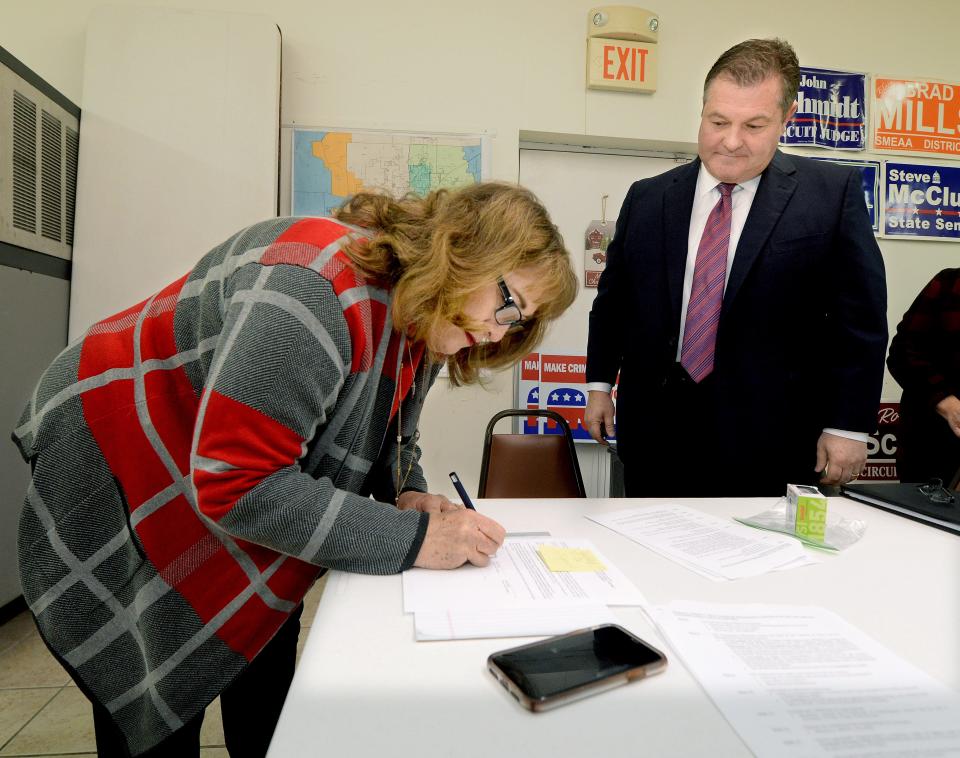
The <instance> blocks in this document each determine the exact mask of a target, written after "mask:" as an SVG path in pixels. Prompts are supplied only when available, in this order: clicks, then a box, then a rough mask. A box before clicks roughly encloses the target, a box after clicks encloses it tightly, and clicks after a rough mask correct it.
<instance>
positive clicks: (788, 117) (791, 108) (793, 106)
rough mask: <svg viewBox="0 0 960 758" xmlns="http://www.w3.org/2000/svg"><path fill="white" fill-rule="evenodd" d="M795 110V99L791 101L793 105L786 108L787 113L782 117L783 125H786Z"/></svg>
mask: <svg viewBox="0 0 960 758" xmlns="http://www.w3.org/2000/svg"><path fill="white" fill-rule="evenodd" d="M796 112H797V101H796V100H794V101H793V105H791V106H790V108H789V109H788V110H787V115H786V116H784V117H783V126H784V127H786V126H787V122H788V121H789V120H790V119H792V118H793V114H794V113H796Z"/></svg>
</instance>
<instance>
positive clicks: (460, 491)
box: [450, 471, 477, 511]
mask: <svg viewBox="0 0 960 758" xmlns="http://www.w3.org/2000/svg"><path fill="white" fill-rule="evenodd" d="M450 481H451V482H453V486H454V487H456V488H457V494H458V495H459V496H460V499H461V500H462V501H463V504H464V505H465V506H466V507H467V508H469V509H470V510H471V511H475V510H477V509H476V508H475V507H474V505H473V501H472V500H471V499H470V496H469V495H468V494H467V491H466V490H465V489H464V488H463V483H462V482H461V481H460V477H459V476H457V472H456V471H451V472H450Z"/></svg>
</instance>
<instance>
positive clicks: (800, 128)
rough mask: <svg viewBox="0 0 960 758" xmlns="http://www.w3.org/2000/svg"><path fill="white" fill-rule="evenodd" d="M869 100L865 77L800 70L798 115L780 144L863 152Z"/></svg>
mask: <svg viewBox="0 0 960 758" xmlns="http://www.w3.org/2000/svg"><path fill="white" fill-rule="evenodd" d="M866 100H867V98H866V76H865V75H864V74H857V73H853V72H848V71H831V70H830V69H825V68H808V67H806V66H801V67H800V88H799V90H797V112H796V113H795V114H794V116H793V118H792V119H790V121H788V122H787V128H786V129H785V130H784V133H783V136H782V137H781V138H780V144H781V145H812V146H815V147H824V148H830V149H833V150H863V149H864V148H865V146H866Z"/></svg>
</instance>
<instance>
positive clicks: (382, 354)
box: [14, 219, 439, 754]
mask: <svg viewBox="0 0 960 758" xmlns="http://www.w3.org/2000/svg"><path fill="white" fill-rule="evenodd" d="M359 236H360V230H356V229H351V228H347V227H345V226H344V225H342V224H339V223H337V222H335V221H332V220H330V219H273V220H270V221H267V222H264V223H261V224H257V225H255V226H253V227H250V228H249V229H246V230H244V231H243V232H240V233H239V234H237V235H235V236H234V237H232V238H231V239H229V240H227V241H226V242H225V243H223V244H222V245H220V246H219V247H217V248H216V249H214V250H213V251H211V252H210V253H209V254H207V255H206V256H205V257H204V258H202V259H201V260H200V262H199V263H198V264H197V266H196V267H195V268H194V269H193V271H192V272H190V274H189V275H187V276H186V277H184V278H182V279H180V280H179V281H176V282H174V283H173V284H171V285H170V286H168V287H166V288H165V289H163V290H161V291H160V292H159V293H157V294H156V295H154V296H153V297H151V298H149V299H148V300H146V301H145V302H143V303H140V304H139V305H136V306H134V307H132V308H130V309H128V310H126V311H124V312H122V313H119V314H117V315H115V316H112V317H110V318H108V319H105V320H104V321H101V322H100V323H98V324H95V325H94V326H93V327H91V328H90V330H89V331H88V332H87V333H86V334H85V335H84V336H83V337H82V338H81V339H79V340H78V341H77V342H75V343H73V344H72V345H70V346H69V347H67V348H66V350H64V352H63V353H61V355H60V356H59V357H58V358H57V359H56V360H55V361H54V363H53V364H52V365H51V366H50V367H49V368H48V369H47V371H46V372H45V373H44V375H43V377H42V378H41V379H40V382H39V384H38V385H37V388H36V389H35V391H34V394H33V396H32V397H31V399H30V401H29V403H28V405H27V407H26V409H25V411H24V414H23V416H22V418H21V421H20V424H19V426H18V427H17V429H16V431H15V433H14V438H15V441H16V442H17V443H18V444H19V446H20V448H21V452H22V453H23V455H24V457H25V458H26V459H28V460H30V461H31V462H32V463H33V466H34V473H33V480H32V482H31V485H30V488H29V491H28V494H27V498H26V502H25V505H24V509H23V513H22V516H21V520H20V531H19V551H20V569H21V579H22V582H23V589H24V596H25V597H26V600H27V602H28V603H29V605H30V608H31V610H32V612H33V613H34V615H35V617H36V620H37V624H38V626H39V628H40V630H41V632H42V634H43V637H44V639H45V640H46V642H47V644H48V645H49V646H50V648H51V649H52V650H53V652H54V653H55V654H56V655H57V656H58V658H59V659H60V660H61V661H62V662H63V663H64V665H65V666H66V667H67V668H68V669H69V670H70V672H71V674H72V675H73V676H74V677H75V678H76V679H77V680H78V681H80V682H81V683H82V685H83V686H84V688H85V689H86V691H87V692H88V693H89V694H90V695H91V696H92V697H93V698H95V699H96V700H97V701H99V702H100V703H101V704H103V705H104V706H105V707H106V708H107V709H108V710H109V711H110V712H111V714H112V715H113V717H114V719H115V720H116V722H117V724H118V726H119V727H120V728H121V729H122V730H123V732H124V734H125V735H126V737H127V740H128V743H129V746H130V748H131V750H132V752H133V753H135V754H136V753H139V752H142V751H144V750H146V749H148V748H149V747H150V746H152V745H154V744H156V743H157V742H158V741H160V740H161V739H163V738H164V737H166V736H167V735H169V734H170V733H171V732H172V731H174V730H176V729H177V728H179V727H180V726H182V725H183V724H185V723H186V722H187V721H188V720H189V719H190V718H192V717H193V716H194V715H196V714H197V713H198V712H199V711H200V710H201V709H202V708H204V707H205V706H206V705H207V704H208V703H209V702H210V701H211V700H213V698H215V697H216V696H217V694H218V693H219V692H220V691H221V690H222V689H223V688H224V687H225V686H226V685H227V684H229V683H230V681H231V680H232V679H233V678H234V677H235V676H236V675H237V674H238V673H239V672H240V671H242V670H243V668H244V667H245V666H246V665H247V663H249V661H250V660H252V659H253V658H254V656H256V655H257V653H258V652H259V651H260V650H261V649H262V648H263V646H264V645H265V644H266V643H267V642H268V641H269V640H270V638H271V637H272V636H273V634H274V633H275V632H276V630H277V629H278V628H279V627H280V625H281V624H282V623H283V622H284V621H285V620H286V618H287V617H288V615H289V614H290V612H291V611H292V610H294V608H296V606H297V604H298V603H299V602H300V601H301V599H302V598H303V596H304V593H305V592H306V590H307V589H308V588H309V587H310V585H311V584H312V582H313V581H314V580H315V578H316V577H317V575H318V574H319V573H320V571H321V570H322V569H321V567H330V568H336V569H343V570H347V571H356V572H363V573H377V574H387V573H393V572H398V571H402V570H404V569H406V568H408V567H409V566H411V565H412V563H413V560H414V558H415V557H416V555H417V552H418V551H419V549H420V545H421V544H422V541H423V538H424V534H425V532H426V526H427V516H426V514H421V513H418V512H415V511H399V510H397V509H396V508H395V507H393V506H392V505H386V504H385V503H388V502H393V501H394V499H395V492H394V485H393V476H392V473H393V472H395V470H396V455H397V449H396V442H395V437H396V432H395V428H392V427H393V425H392V423H391V420H392V419H393V418H394V416H395V411H396V407H397V403H398V402H400V398H404V399H403V403H404V406H403V413H402V419H403V427H404V428H403V430H402V433H403V434H404V435H406V436H408V437H409V436H410V435H412V434H413V433H414V431H415V428H416V423H417V419H418V417H419V414H420V408H421V406H422V403H423V398H424V395H426V389H427V388H428V387H429V385H430V384H431V383H432V381H433V379H434V378H435V376H436V369H438V368H439V366H434V367H433V370H431V367H430V362H429V361H424V360H420V358H421V357H422V355H423V346H422V344H418V345H412V346H408V345H406V340H405V338H404V337H403V336H402V335H400V334H398V333H397V332H395V331H394V330H393V329H392V328H391V321H390V293H389V292H388V291H385V290H383V289H379V288H377V287H374V286H372V285H371V284H369V283H367V282H366V281H365V280H364V279H363V278H362V277H360V276H359V275H358V274H357V273H356V272H355V270H354V269H352V268H351V267H350V266H349V264H348V261H347V258H346V257H345V255H344V253H343V252H342V247H343V245H345V244H346V243H347V241H348V240H350V239H356V238H357V237H359ZM404 357H408V358H407V360H404ZM411 359H412V360H411ZM411 363H413V364H414V365H413V366H411ZM418 365H419V368H416V366H418ZM414 373H417V374H418V375H417V376H416V377H414ZM398 377H399V384H400V387H399V391H398V389H397V379H398ZM411 387H412V388H414V391H412V392H410V391H409V390H410V389H411ZM388 427H391V428H390V434H388ZM402 452H403V455H404V458H405V460H404V461H403V462H402V468H403V469H404V470H406V469H407V465H408V463H410V462H411V456H412V462H413V464H414V465H413V468H412V470H411V473H410V474H409V476H408V479H407V483H406V485H405V489H420V490H425V489H426V482H425V481H424V479H423V475H422V472H421V471H420V468H419V465H418V464H417V463H416V461H417V460H418V459H419V455H420V451H419V449H418V448H417V447H416V445H415V444H410V445H407V446H404V447H403V448H402ZM370 495H372V496H373V498H375V499H371V498H370V497H369V496H370ZM378 501H379V502H378Z"/></svg>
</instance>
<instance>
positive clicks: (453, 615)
mask: <svg viewBox="0 0 960 758" xmlns="http://www.w3.org/2000/svg"><path fill="white" fill-rule="evenodd" d="M616 622H617V618H616V616H614V615H613V611H611V610H610V609H609V608H608V607H607V606H605V605H574V606H549V607H546V608H542V607H541V608H500V609H492V610H477V611H472V610H466V609H463V610H446V611H417V612H416V613H414V614H413V628H414V634H415V635H416V638H417V639H418V640H421V641H425V640H467V639H475V638H480V637H541V636H548V635H551V634H566V633H567V632H572V631H574V630H575V629H583V628H585V627H588V626H596V625H597V624H615V623H616Z"/></svg>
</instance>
